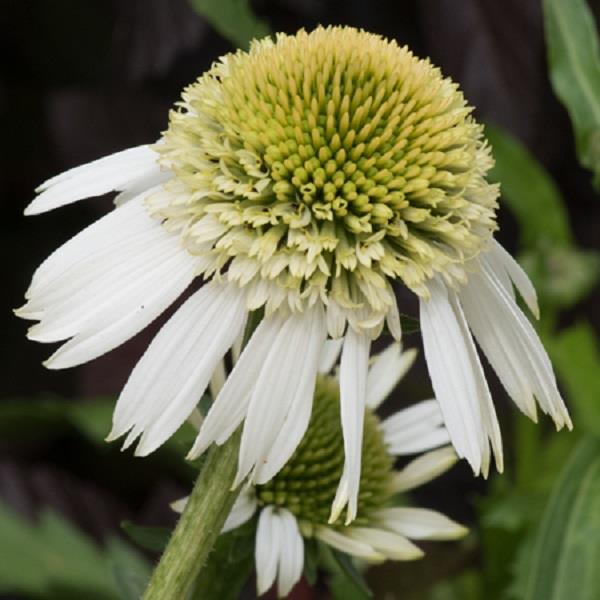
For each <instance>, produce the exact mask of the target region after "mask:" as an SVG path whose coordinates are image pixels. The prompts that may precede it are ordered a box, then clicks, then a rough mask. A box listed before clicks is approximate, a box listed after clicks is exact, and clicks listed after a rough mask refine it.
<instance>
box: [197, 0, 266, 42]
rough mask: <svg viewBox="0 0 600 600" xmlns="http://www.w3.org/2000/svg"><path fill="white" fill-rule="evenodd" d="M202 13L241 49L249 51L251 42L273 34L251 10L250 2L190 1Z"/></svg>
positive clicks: (235, 0) (223, 0)
mask: <svg viewBox="0 0 600 600" xmlns="http://www.w3.org/2000/svg"><path fill="white" fill-rule="evenodd" d="M190 1H191V4H192V6H193V7H194V9H195V10H196V12H198V13H200V14H201V15H202V16H203V17H204V18H205V19H206V20H207V21H208V22H209V23H210V24H211V25H212V26H213V27H214V28H215V29H216V30H217V31H218V32H219V33H220V34H221V35H222V36H223V37H225V38H227V39H228V40H229V41H230V42H231V43H232V44H234V45H235V46H238V47H239V48H243V49H247V48H248V47H249V46H250V40H252V39H260V38H264V37H266V36H268V35H269V34H270V33H271V30H270V28H269V26H268V25H267V24H266V23H265V22H264V21H262V20H261V19H259V18H258V17H257V16H256V15H255V14H254V13H253V12H252V9H251V8H250V4H249V3H248V0H190Z"/></svg>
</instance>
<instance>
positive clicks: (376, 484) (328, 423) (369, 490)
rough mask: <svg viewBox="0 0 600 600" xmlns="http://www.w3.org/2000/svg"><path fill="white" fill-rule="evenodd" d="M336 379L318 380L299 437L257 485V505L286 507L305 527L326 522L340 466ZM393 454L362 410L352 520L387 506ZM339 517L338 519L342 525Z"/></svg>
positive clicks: (370, 414) (341, 443) (371, 418)
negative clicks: (285, 458) (308, 417)
mask: <svg viewBox="0 0 600 600" xmlns="http://www.w3.org/2000/svg"><path fill="white" fill-rule="evenodd" d="M339 410H340V408H339V384H338V381H337V379H335V378H334V377H326V376H321V377H319V379H318V380H317V386H316V390H315V399H314V405H313V412H312V416H311V420H310V423H309V426H308V430H307V432H306V434H305V435H304V438H303V439H302V442H301V443H300V445H299V446H298V448H297V449H296V451H295V453H294V454H293V455H292V457H291V458H290V460H289V461H288V462H287V464H286V465H285V467H284V468H283V469H281V471H279V472H278V473H277V475H275V477H274V478H273V479H271V480H270V481H269V482H268V483H266V484H264V485H258V486H256V488H255V493H256V497H257V501H258V504H259V505H260V506H266V505H272V506H276V507H280V508H285V509H287V510H289V511H290V512H291V513H292V514H293V515H294V516H295V517H296V519H297V520H298V521H299V523H301V525H302V526H303V528H304V529H306V530H310V529H311V528H312V527H314V526H323V525H327V524H328V520H329V516H330V513H331V505H332V503H333V499H334V497H335V493H336V489H337V487H338V483H339V481H340V477H341V475H342V470H343V467H344V441H343V436H342V429H341V424H340V418H339ZM392 482H393V458H392V456H391V455H390V454H389V452H388V451H387V448H386V445H385V442H384V439H383V434H382V432H381V430H380V428H379V419H378V418H377V416H376V415H375V414H374V413H373V412H371V411H370V410H369V409H367V411H366V414H365V424H364V434H363V444H362V469H361V477H360V492H359V496H358V512H357V519H356V521H355V524H357V525H360V524H361V523H365V524H366V523H368V522H369V518H368V515H369V513H371V512H373V511H376V510H378V509H381V508H383V507H384V506H386V505H387V504H388V503H389V501H390V498H391V496H392V493H393V485H392ZM342 523H343V517H342V516H340V517H339V518H338V520H337V522H336V524H337V525H342Z"/></svg>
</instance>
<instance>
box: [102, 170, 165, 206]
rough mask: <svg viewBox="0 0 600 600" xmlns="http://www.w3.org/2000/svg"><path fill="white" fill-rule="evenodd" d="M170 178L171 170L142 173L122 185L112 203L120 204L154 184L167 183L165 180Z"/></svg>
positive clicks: (154, 185)
mask: <svg viewBox="0 0 600 600" xmlns="http://www.w3.org/2000/svg"><path fill="white" fill-rule="evenodd" d="M172 178H173V172H172V171H160V170H155V171H152V172H150V173H144V174H143V175H141V176H140V177H138V178H137V179H132V180H131V181H129V182H128V183H127V185H126V186H123V191H122V192H121V193H120V194H117V195H116V196H115V199H114V204H115V206H121V205H122V204H125V203H126V202H129V201H130V200H132V199H133V198H135V197H136V196H139V195H140V194H142V193H143V192H144V191H145V190H149V189H150V188H153V187H156V186H162V184H164V183H167V181H169V180H170V179H172Z"/></svg>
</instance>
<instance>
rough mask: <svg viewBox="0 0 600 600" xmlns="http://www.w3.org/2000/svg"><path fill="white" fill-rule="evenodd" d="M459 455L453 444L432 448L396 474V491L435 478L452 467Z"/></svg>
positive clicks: (394, 485) (412, 487)
mask: <svg viewBox="0 0 600 600" xmlns="http://www.w3.org/2000/svg"><path fill="white" fill-rule="evenodd" d="M457 459H458V457H457V456H456V452H455V451H454V448H453V447H452V446H444V447H443V448H438V449H437V450H432V451H431V452H427V453H426V454H423V455H421V456H419V457H418V458H415V459H414V460H412V461H411V462H409V463H408V464H407V465H406V466H405V467H404V468H403V469H402V470H401V471H399V472H397V473H396V474H395V475H394V481H393V485H392V487H393V489H394V491H395V492H406V491H408V490H412V489H414V488H416V487H419V486H420V485H423V484H425V483H427V482H428V481H431V480H432V479H435V478H436V477H438V476H439V475H441V474H442V473H445V472H446V471H447V470H448V469H450V467H452V466H453V465H454V464H455V463H456V461H457Z"/></svg>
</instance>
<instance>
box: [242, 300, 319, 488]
mask: <svg viewBox="0 0 600 600" xmlns="http://www.w3.org/2000/svg"><path fill="white" fill-rule="evenodd" d="M304 319H305V320H306V321H307V323H306V325H305V329H306V333H307V336H306V346H302V347H299V348H297V349H298V350H299V356H298V360H297V363H299V364H297V365H296V369H297V371H298V379H299V381H298V385H297V388H296V391H295V393H294V389H293V387H292V386H290V385H289V383H288V387H287V388H286V390H285V392H284V394H289V395H290V398H291V403H290V406H289V410H288V413H287V415H286V417H285V420H284V422H283V424H282V425H281V426H280V427H279V429H278V433H277V436H276V438H275V441H274V442H273V443H272V445H271V447H270V449H269V450H268V452H267V454H266V456H265V457H264V458H263V459H262V460H259V461H258V462H257V464H256V469H255V473H254V480H255V482H256V483H257V484H262V483H266V482H267V481H269V480H270V479H271V478H272V477H274V475H275V474H276V473H278V472H279V470H280V469H281V468H283V466H284V465H285V464H286V463H287V461H288V460H289V458H290V457H291V456H292V454H293V453H294V452H295V450H296V448H297V447H298V444H299V443H300V441H301V440H302V438H303V437H304V434H305V433H306V429H307V427H308V423H309V421H310V415H311V412H312V404H313V396H314V389H315V378H316V374H317V368H318V364H319V356H320V354H319V347H320V346H322V345H323V341H324V339H325V335H326V328H325V312H324V310H323V307H322V306H321V305H320V304H317V305H316V306H314V307H313V308H311V309H309V310H308V311H307V312H306V313H305V317H304ZM265 366H266V365H265ZM255 393H256V392H255Z"/></svg>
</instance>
